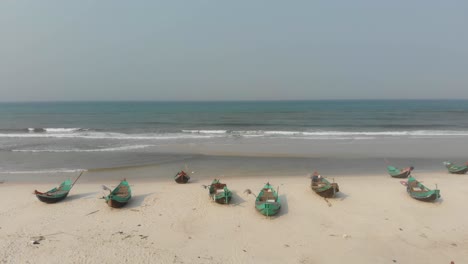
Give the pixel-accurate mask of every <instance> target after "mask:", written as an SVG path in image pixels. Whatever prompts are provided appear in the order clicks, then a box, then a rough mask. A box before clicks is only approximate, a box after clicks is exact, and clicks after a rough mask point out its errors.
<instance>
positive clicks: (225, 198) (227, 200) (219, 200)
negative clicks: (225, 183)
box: [212, 196, 232, 204]
mask: <svg viewBox="0 0 468 264" xmlns="http://www.w3.org/2000/svg"><path fill="white" fill-rule="evenodd" d="M231 198H232V197H231V196H223V197H212V199H213V201H215V202H217V203H219V204H228V203H230V202H231Z"/></svg>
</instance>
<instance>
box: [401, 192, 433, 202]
mask: <svg viewBox="0 0 468 264" xmlns="http://www.w3.org/2000/svg"><path fill="white" fill-rule="evenodd" d="M407 191H408V194H409V195H410V196H411V197H412V198H414V199H416V200H418V201H423V202H433V201H435V200H437V199H439V198H440V192H439V190H433V191H430V192H427V193H425V194H417V193H414V192H411V191H410V190H407Z"/></svg>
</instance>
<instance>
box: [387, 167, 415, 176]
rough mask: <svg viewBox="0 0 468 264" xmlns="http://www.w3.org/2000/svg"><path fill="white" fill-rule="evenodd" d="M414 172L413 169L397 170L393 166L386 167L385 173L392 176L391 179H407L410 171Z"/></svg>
mask: <svg viewBox="0 0 468 264" xmlns="http://www.w3.org/2000/svg"><path fill="white" fill-rule="evenodd" d="M413 170H414V167H413V166H411V167H407V168H404V169H399V168H397V167H393V166H387V172H388V174H390V176H392V177H393V178H408V176H410V175H411V171H413Z"/></svg>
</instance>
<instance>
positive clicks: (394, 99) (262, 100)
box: [0, 98, 468, 103]
mask: <svg viewBox="0 0 468 264" xmlns="http://www.w3.org/2000/svg"><path fill="white" fill-rule="evenodd" d="M319 101H468V98H463V99H460V98H440V99H435V98H434V99H429V98H392V99H378V98H371V99H219V100H143V99H141V100H140V99H129V100H18V101H13V100H12V101H1V100H0V103H119V102H120V103H217V102H221V103H223V102H232V103H235V102H319Z"/></svg>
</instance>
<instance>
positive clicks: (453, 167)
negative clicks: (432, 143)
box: [444, 161, 468, 174]
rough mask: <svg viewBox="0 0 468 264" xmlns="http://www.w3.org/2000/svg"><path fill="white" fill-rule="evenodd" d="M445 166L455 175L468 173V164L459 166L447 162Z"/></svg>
mask: <svg viewBox="0 0 468 264" xmlns="http://www.w3.org/2000/svg"><path fill="white" fill-rule="evenodd" d="M444 165H445V167H446V168H447V170H448V171H449V172H450V173H453V174H465V173H466V172H467V171H468V162H467V163H466V164H465V165H464V166H458V165H456V164H454V163H452V162H449V161H445V162H444Z"/></svg>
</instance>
